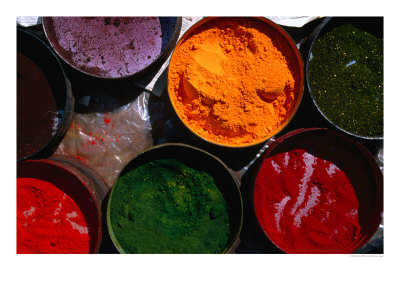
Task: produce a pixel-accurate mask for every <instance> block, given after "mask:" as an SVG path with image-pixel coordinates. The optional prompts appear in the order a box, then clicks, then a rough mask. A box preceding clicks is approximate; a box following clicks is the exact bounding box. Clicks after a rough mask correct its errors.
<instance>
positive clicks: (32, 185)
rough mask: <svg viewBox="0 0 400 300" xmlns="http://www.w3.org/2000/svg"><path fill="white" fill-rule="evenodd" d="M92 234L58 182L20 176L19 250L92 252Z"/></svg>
mask: <svg viewBox="0 0 400 300" xmlns="http://www.w3.org/2000/svg"><path fill="white" fill-rule="evenodd" d="M89 248H90V237H89V230H88V226H87V224H86V220H85V217H84V215H83V213H82V211H81V209H80V208H79V206H78V205H77V203H76V202H75V201H74V200H73V199H72V198H71V197H70V196H68V195H67V194H66V193H64V192H63V191H62V190H60V189H59V188H58V187H56V186H55V185H53V184H51V183H49V182H47V181H44V180H40V179H35V178H17V253H89Z"/></svg>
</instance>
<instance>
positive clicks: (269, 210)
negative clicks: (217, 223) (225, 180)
mask: <svg viewBox="0 0 400 300" xmlns="http://www.w3.org/2000/svg"><path fill="white" fill-rule="evenodd" d="M301 138H302V139H301V140H298V141H300V142H299V143H294V142H293V143H291V142H287V143H286V145H285V146H284V147H280V149H276V150H274V151H273V152H272V153H271V154H270V155H268V157H267V158H266V159H265V160H264V161H263V162H262V165H261V167H260V169H259V172H258V174H257V177H256V181H255V188H254V208H255V211H256V215H257V218H258V220H259V223H260V225H261V227H262V228H263V229H264V231H265V232H266V233H267V235H268V236H269V238H270V239H271V241H273V242H274V243H275V244H276V245H277V246H278V247H280V248H281V249H282V250H283V251H285V252H287V253H351V252H353V251H354V250H356V248H357V247H358V246H359V242H360V240H362V239H363V238H364V236H365V234H366V232H368V230H370V229H368V228H367V227H368V225H367V224H368V223H371V222H370V220H371V214H370V211H371V207H373V199H375V198H374V197H375V196H376V191H375V184H374V182H373V181H372V180H371V178H369V177H368V176H369V174H370V173H371V172H370V170H368V168H367V167H366V166H365V161H364V162H363V161H362V156H361V155H360V153H357V152H356V151H350V150H349V149H347V151H346V149H345V146H344V143H343V141H339V140H337V141H335V140H333V141H330V140H329V139H328V138H329V137H327V136H325V137H324V136H318V138H311V137H304V136H302V137H301ZM368 194H369V195H368ZM378 224H379V223H378Z"/></svg>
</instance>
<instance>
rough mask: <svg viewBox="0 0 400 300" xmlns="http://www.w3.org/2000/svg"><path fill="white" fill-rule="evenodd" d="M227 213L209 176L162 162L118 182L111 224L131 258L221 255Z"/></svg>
mask: <svg viewBox="0 0 400 300" xmlns="http://www.w3.org/2000/svg"><path fill="white" fill-rule="evenodd" d="M227 210H228V208H227V204H226V201H225V199H224V197H223V195H222V194H221V192H220V190H219V189H218V188H217V186H216V185H215V183H214V180H213V178H212V176H211V175H209V174H207V173H205V172H202V171H198V170H195V169H192V168H190V167H188V166H186V165H185V164H183V163H182V162H180V161H178V160H175V159H160V160H156V161H152V162H149V163H146V164H144V165H142V166H140V167H138V168H136V169H133V170H132V171H130V172H128V173H126V174H124V175H123V176H122V177H120V178H119V180H118V181H117V184H116V186H115V189H114V191H113V194H112V201H111V204H110V220H111V225H112V229H113V231H114V233H115V236H116V238H117V240H118V242H119V243H120V244H121V246H122V247H123V249H124V250H125V252H127V253H222V252H223V251H224V249H225V248H226V246H227V243H228V235H229V216H228V212H227Z"/></svg>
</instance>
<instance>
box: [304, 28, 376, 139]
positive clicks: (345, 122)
mask: <svg viewBox="0 0 400 300" xmlns="http://www.w3.org/2000/svg"><path fill="white" fill-rule="evenodd" d="M312 55H313V57H312V59H311V60H310V63H309V74H308V75H309V79H310V87H311V91H312V93H313V96H314V99H315V101H316V103H317V105H318V106H319V108H320V109H321V111H322V112H323V113H324V114H325V115H326V116H327V117H328V118H329V119H330V120H331V121H332V122H333V123H334V124H336V125H338V126H339V127H341V128H343V129H344V130H346V131H349V132H351V133H354V134H357V135H361V136H370V137H374V136H383V39H382V38H377V37H375V36H373V35H372V34H370V33H368V32H365V31H363V30H361V29H358V28H356V27H354V26H353V25H351V24H346V25H342V26H339V27H336V28H334V29H333V30H331V31H330V32H328V33H326V34H325V35H323V36H321V37H320V38H318V39H317V41H316V42H315V44H314V46H313V50H312Z"/></svg>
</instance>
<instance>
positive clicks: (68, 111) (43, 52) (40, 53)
mask: <svg viewBox="0 0 400 300" xmlns="http://www.w3.org/2000/svg"><path fill="white" fill-rule="evenodd" d="M17 52H20V53H22V54H23V55H25V56H26V57H28V58H30V59H31V60H32V61H33V62H34V63H35V64H36V65H37V66H38V67H39V68H40V69H41V71H42V72H43V74H44V75H45V76H46V79H47V80H48V81H49V84H50V87H51V89H52V92H53V94H54V98H55V100H56V106H57V109H58V112H59V118H60V114H62V117H61V120H60V121H59V123H58V125H57V130H56V132H55V134H54V135H53V136H52V137H51V138H50V139H49V140H48V141H46V142H45V143H44V144H43V146H42V147H40V148H39V149H37V150H36V151H35V152H33V153H29V154H26V155H24V156H23V157H19V158H18V157H17V161H22V160H25V159H32V158H44V157H48V156H50V155H51V154H52V153H53V152H54V151H55V149H56V148H57V147H58V144H59V143H60V142H61V140H62V138H63V137H64V135H65V133H66V131H67V130H68V128H69V126H70V124H71V121H72V117H73V113H74V104H75V101H74V98H73V97H72V92H71V90H70V87H69V83H68V80H67V78H66V77H65V74H64V70H63V68H62V66H61V63H60V61H59V60H58V58H57V56H56V55H55V53H54V52H53V50H52V49H51V48H50V47H49V46H48V45H47V44H45V43H44V42H43V41H42V40H40V39H39V38H38V37H36V36H35V35H33V34H31V33H29V32H27V31H26V30H24V29H17ZM17 89H18V86H17ZM17 101H18V99H17ZM29 105H30V103H29ZM32 105H41V104H40V103H32ZM24 108H25V107H24ZM31 112H32V110H30V109H29V106H27V107H26V114H29V113H31ZM17 121H18V120H17ZM30 126H31V125H30ZM17 129H20V130H21V128H17ZM22 130H23V128H22Z"/></svg>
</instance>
